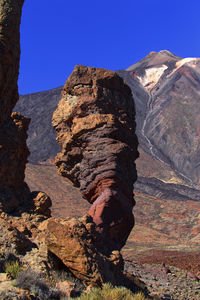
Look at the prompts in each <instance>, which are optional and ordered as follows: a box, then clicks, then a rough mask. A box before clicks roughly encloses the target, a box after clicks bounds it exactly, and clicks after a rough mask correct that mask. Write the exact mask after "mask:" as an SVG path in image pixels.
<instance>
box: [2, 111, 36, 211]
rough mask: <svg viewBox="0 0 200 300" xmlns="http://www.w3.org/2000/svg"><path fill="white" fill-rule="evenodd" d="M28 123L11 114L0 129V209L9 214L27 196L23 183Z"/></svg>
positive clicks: (26, 155) (24, 119)
mask: <svg viewBox="0 0 200 300" xmlns="http://www.w3.org/2000/svg"><path fill="white" fill-rule="evenodd" d="M29 121H30V120H29V119H26V118H24V117H23V116H21V115H20V114H19V113H12V115H11V117H10V118H8V119H7V120H6V121H5V122H4V123H3V124H2V126H1V127H0V205H1V207H0V209H1V210H2V211H5V212H9V213H10V212H12V211H14V210H15V209H16V208H17V207H18V206H19V205H20V204H22V203H23V202H24V199H25V198H26V197H27V196H28V194H29V189H28V187H27V185H26V183H25V182H24V171H25V165H26V162H27V157H28V155H29V150H28V148H27V146H26V138H27V134H26V131H27V129H28V125H29Z"/></svg>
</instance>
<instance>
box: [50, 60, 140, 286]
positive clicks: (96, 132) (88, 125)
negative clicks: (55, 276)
mask: <svg viewBox="0 0 200 300" xmlns="http://www.w3.org/2000/svg"><path fill="white" fill-rule="evenodd" d="M134 115H135V109H134V102H133V98H132V95H131V91H130V89H129V87H128V86H127V85H126V84H125V82H124V81H123V79H121V78H120V77H119V76H118V75H117V74H116V73H115V72H112V71H108V70H105V69H96V68H89V67H85V66H76V67H75V69H74V71H73V72H72V74H71V76H70V77H69V78H68V80H67V81H66V84H65V86H64V89H63V93H62V98H61V100H60V102H59V105H58V108H57V110H56V111H55V112H54V115H53V126H54V128H55V129H56V131H57V134H58V138H57V141H58V143H59V145H60V146H61V148H62V152H61V153H59V154H58V155H57V157H56V160H55V162H56V165H57V167H58V170H59V173H60V174H61V175H62V176H64V177H67V178H68V179H70V180H71V181H72V183H73V184H74V186H76V187H79V188H80V191H81V193H82V196H83V197H84V198H85V199H87V201H88V202H89V203H91V204H92V206H91V208H90V209H89V211H88V214H87V215H86V216H85V217H82V218H74V219H69V220H59V219H55V218H51V219H50V220H49V221H48V226H47V239H46V240H47V246H48V249H49V251H50V252H52V253H54V254H55V255H56V256H58V257H59V258H60V259H61V260H62V262H63V263H64V264H65V265H66V266H67V267H68V268H69V269H70V270H71V272H72V273H73V274H74V275H75V276H77V277H78V278H80V279H81V280H83V281H84V282H86V283H89V282H90V283H92V284H96V285H101V284H102V283H103V282H106V281H110V282H112V283H113V284H119V282H120V280H121V279H120V278H124V277H123V276H124V275H123V259H122V257H121V254H120V249H121V248H122V247H123V246H124V244H125V243H126V240H127V237H128V235H129V233H130V231H131V229H132V227H133V225H134V217H133V214H132V208H133V206H134V204H135V202H134V198H133V183H134V182H135V180H136V178H137V172H136V168H135V159H136V158H137V157H138V152H137V146H138V141H137V137H136V135H135V121H134ZM66 209H67V208H66Z"/></svg>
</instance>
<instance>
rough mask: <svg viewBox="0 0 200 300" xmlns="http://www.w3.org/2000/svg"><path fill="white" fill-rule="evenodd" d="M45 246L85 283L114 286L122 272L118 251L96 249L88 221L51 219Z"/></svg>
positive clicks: (93, 234) (94, 238) (92, 231)
mask: <svg viewBox="0 0 200 300" xmlns="http://www.w3.org/2000/svg"><path fill="white" fill-rule="evenodd" d="M47 232H48V237H47V241H48V242H47V245H48V249H49V250H50V251H51V252H53V253H54V254H55V255H56V256H57V257H59V258H60V259H61V261H62V262H63V263H64V264H65V265H66V266H67V267H68V268H69V269H70V270H71V272H72V273H73V274H74V275H75V276H76V277H77V278H79V279H81V280H82V281H84V282H85V283H87V284H88V283H93V284H94V285H95V284H96V285H101V284H102V283H103V282H106V281H110V282H113V283H117V280H118V278H119V274H120V275H121V271H122V270H123V260H122V256H121V254H120V252H119V251H112V252H109V251H108V250H107V251H106V247H104V250H105V251H102V250H103V249H102V245H101V248H97V247H96V242H97V241H96V239H97V233H96V230H95V224H94V222H93V220H92V218H91V217H89V216H84V217H82V218H72V219H70V218H69V219H56V218H51V219H50V220H49V221H48V225H47Z"/></svg>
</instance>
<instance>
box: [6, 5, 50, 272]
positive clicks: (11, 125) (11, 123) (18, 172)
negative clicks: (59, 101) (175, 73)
mask: <svg viewBox="0 0 200 300" xmlns="http://www.w3.org/2000/svg"><path fill="white" fill-rule="evenodd" d="M23 2H24V1H23V0H6V1H5V0H2V1H0V248H1V251H0V258H3V259H5V258H6V257H7V256H9V255H10V254H12V256H13V255H14V257H15V258H16V259H20V260H22V259H23V261H22V262H23V263H24V264H26V265H29V266H31V267H32V265H33V266H36V265H39V266H40V267H41V261H42V260H44V258H43V257H42V255H40V254H41V253H44V251H43V250H42V248H43V247H42V248H41V247H40V245H41V241H42V236H41V235H40V233H41V232H40V229H39V225H41V223H42V221H45V220H46V219H47V217H48V216H50V210H49V207H50V206H51V200H50V198H49V197H48V196H47V195H46V194H45V193H42V192H33V193H31V192H30V190H29V188H28V186H27V184H26V183H25V182H24V172H25V165H26V162H27V157H28V155H29V150H28V148H27V145H26V139H27V133H26V132H27V129H28V125H29V122H30V120H29V119H27V118H25V117H23V116H21V114H20V113H16V112H13V113H11V112H12V109H13V108H14V106H15V104H16V102H17V100H18V86H17V80H18V73H19V58H20V41H19V35H20V34H19V25H20V19H21V9H22V5H23ZM41 231H42V230H41ZM43 235H44V233H43ZM43 240H44V238H43ZM44 245H45V244H44ZM46 253H47V251H46ZM37 260H39V263H38V264H37ZM46 260H47V261H48V259H46ZM32 261H33V262H32ZM31 262H32V263H31Z"/></svg>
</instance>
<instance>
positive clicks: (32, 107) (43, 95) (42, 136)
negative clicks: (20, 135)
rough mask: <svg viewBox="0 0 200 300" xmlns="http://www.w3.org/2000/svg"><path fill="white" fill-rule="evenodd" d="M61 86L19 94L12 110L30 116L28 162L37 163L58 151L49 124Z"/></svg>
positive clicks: (53, 155) (54, 134) (53, 133)
mask: <svg viewBox="0 0 200 300" xmlns="http://www.w3.org/2000/svg"><path fill="white" fill-rule="evenodd" d="M61 91H62V87H58V88H55V89H52V90H49V91H44V92H40V93H34V94H29V95H23V96H20V99H19V102H18V103H17V105H16V106H15V109H14V111H19V112H21V113H22V114H24V115H25V116H27V117H29V118H31V123H30V126H29V130H28V140H27V145H28V147H29V149H30V152H31V154H30V156H29V162H32V163H37V162H38V161H45V160H47V159H49V158H53V157H55V155H56V154H57V153H58V151H59V146H58V144H57V143H56V133H55V131H54V130H53V127H52V126H51V119H52V114H53V112H54V111H55V109H56V107H57V104H58V101H59V100H60V96H61Z"/></svg>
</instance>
